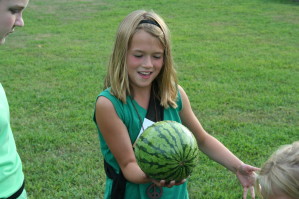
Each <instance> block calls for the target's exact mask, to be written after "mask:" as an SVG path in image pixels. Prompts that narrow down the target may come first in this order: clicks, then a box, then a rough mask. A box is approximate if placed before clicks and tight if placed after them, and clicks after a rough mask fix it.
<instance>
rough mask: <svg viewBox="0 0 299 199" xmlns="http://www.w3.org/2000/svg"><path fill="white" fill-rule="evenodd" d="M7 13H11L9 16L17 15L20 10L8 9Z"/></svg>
mask: <svg viewBox="0 0 299 199" xmlns="http://www.w3.org/2000/svg"><path fill="white" fill-rule="evenodd" d="M9 11H10V12H11V14H17V13H19V12H20V10H18V9H13V8H12V9H9Z"/></svg>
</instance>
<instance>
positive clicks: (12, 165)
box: [0, 0, 29, 199]
mask: <svg viewBox="0 0 299 199" xmlns="http://www.w3.org/2000/svg"><path fill="white" fill-rule="evenodd" d="M28 1H29V0H0V45H1V44H4V42H5V37H6V36H7V35H8V34H10V33H12V32H13V31H14V28H15V27H16V26H20V27H22V26H24V21H23V18H22V12H23V10H24V9H25V8H26V6H27V4H28ZM9 117H10V116H9V107H8V102H7V99H6V95H5V92H4V89H3V87H2V85H1V83H0V198H8V199H16V198H18V199H26V198H27V194H26V191H25V189H24V174H23V171H22V162H21V159H20V157H19V154H18V152H17V149H16V144H15V140H14V137H13V134H12V130H11V127H10V118H9Z"/></svg>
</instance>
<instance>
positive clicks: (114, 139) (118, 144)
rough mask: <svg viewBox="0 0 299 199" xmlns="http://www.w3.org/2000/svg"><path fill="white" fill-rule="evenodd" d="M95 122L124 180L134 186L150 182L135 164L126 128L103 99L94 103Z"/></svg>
mask: <svg viewBox="0 0 299 199" xmlns="http://www.w3.org/2000/svg"><path fill="white" fill-rule="evenodd" d="M96 121H97V125H98V127H99V128H100V130H101V132H102V135H103V137H104V139H105V141H106V143H107V145H108V147H109V149H110V150H111V152H112V154H113V155H114V157H115V158H116V161H117V162H118V164H119V166H120V168H121V170H122V172H123V174H124V176H125V178H126V179H127V180H128V181H130V182H133V183H136V184H141V183H147V182H150V179H148V178H147V177H146V175H145V173H144V172H143V171H142V170H141V169H140V167H139V166H138V164H137V162H136V158H135V154H134V151H133V148H132V144H131V141H130V137H129V134H128V131H127V128H126V126H125V125H124V123H123V122H122V121H121V119H120V118H119V117H118V115H117V113H116V111H115V109H114V107H113V104H112V103H111V101H110V100H108V99H107V98H105V97H99V98H98V101H97V103H96Z"/></svg>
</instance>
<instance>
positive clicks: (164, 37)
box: [104, 10, 178, 108]
mask: <svg viewBox="0 0 299 199" xmlns="http://www.w3.org/2000/svg"><path fill="white" fill-rule="evenodd" d="M142 20H151V21H153V22H154V23H156V25H154V24H150V23H140V22H141V21H142ZM139 30H144V31H146V32H148V33H150V34H151V35H153V36H154V37H156V38H157V39H159V41H160V42H161V44H162V45H163V47H164V63H163V67H162V69H161V71H160V73H159V75H158V76H157V78H156V79H155V80H154V81H155V84H156V85H158V87H157V89H158V90H157V93H156V95H157V96H158V98H159V99H160V101H161V105H162V106H164V107H166V108H167V107H169V106H171V107H173V108H175V107H177V104H176V97H177V93H178V91H177V77H176V71H175V68H174V63H173V59H172V55H171V49H170V48H171V46H170V32H169V29H168V27H167V25H166V24H165V22H164V21H163V19H162V18H161V17H160V16H159V15H158V14H156V13H155V12H153V11H145V10H136V11H134V12H132V13H130V14H129V15H128V16H127V17H125V19H124V20H123V21H122V22H121V23H120V25H119V27H118V31H117V34H116V40H115V44H114V49H113V52H112V55H111V57H110V62H109V65H108V71H107V75H106V78H105V82H104V89H105V88H109V87H111V93H112V94H113V95H114V96H115V97H117V98H118V99H119V100H121V101H122V102H123V103H126V96H127V95H131V94H132V91H131V89H130V82H129V77H128V71H127V65H126V57H127V52H128V48H129V46H130V43H131V39H132V37H133V35H134V34H135V33H136V32H137V31H139Z"/></svg>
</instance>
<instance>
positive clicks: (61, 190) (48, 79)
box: [0, 0, 299, 199]
mask: <svg viewBox="0 0 299 199" xmlns="http://www.w3.org/2000/svg"><path fill="white" fill-rule="evenodd" d="M136 9H146V10H154V11H155V12H157V13H158V14H160V15H161V16H162V17H163V18H164V19H165V21H166V23H167V24H168V26H169V28H170V31H171V37H172V50H173V55H174V61H175V63H176V68H177V71H178V77H179V83H180V85H182V86H183V87H184V88H185V90H186V92H187V94H188V96H189V98H190V101H191V105H192V107H193V109H194V112H195V113H196V115H197V116H198V118H199V120H200V121H201V123H202V125H203V126H204V128H205V129H206V130H207V131H208V132H209V133H210V134H212V135H213V136H215V137H216V138H217V139H219V140H220V141H221V142H223V143H224V144H225V145H226V146H227V147H228V148H229V149H230V150H231V151H232V152H233V153H235V154H236V155H237V156H238V157H239V158H240V159H242V160H243V161H244V162H246V163H248V164H251V165H255V166H258V167H259V166H261V164H262V163H263V162H264V161H265V160H266V159H267V158H268V157H269V155H270V154H271V153H272V152H273V151H274V150H276V149H277V148H278V146H280V145H283V144H288V143H292V142H293V141H295V140H299V129H298V99H299V94H298V88H299V84H298V83H299V80H298V79H299V74H298V73H299V2H298V1H293V0H284V1H283V0H281V1H279V0H250V1H249V0H245V1H244V0H243V1H241V0H222V1H220V0H219V1H218V0H210V1H204V0H184V1H171V0H165V1H163V0H162V1H154V0H147V1H131V0H31V1H30V3H29V5H28V7H27V9H26V10H25V12H24V15H23V17H24V20H25V27H23V28H22V29H19V28H17V30H16V31H15V33H14V34H12V35H11V36H9V37H8V38H7V40H6V43H5V45H2V46H1V47H0V82H1V83H2V85H3V87H4V88H5V90H6V94H7V98H8V100H9V104H10V111H11V124H12V129H13V133H14V136H15V140H16V144H17V148H18V151H19V154H20V156H21V158H22V161H23V168H24V173H25V176H26V190H27V192H28V196H29V198H30V199H54V198H55V199H57V198H63V199H64V198H65V199H69V198H70V199H73V198H82V199H83V198H87V199H89V198H90V199H93V198H100V199H101V198H103V191H104V186H105V173H104V170H103V162H102V156H101V153H100V149H99V140H98V135H97V131H96V127H95V125H94V123H93V121H92V117H93V111H94V103H95V99H96V96H97V95H98V93H99V92H100V91H101V90H102V83H103V78H104V75H105V72H106V66H107V63H108V59H109V55H110V53H111V50H112V45H113V42H114V38H115V33H116V29H117V27H118V24H119V22H120V21H121V20H122V19H123V18H124V17H125V16H126V15H127V14H128V13H130V12H131V11H133V10H136ZM188 189H189V193H190V199H240V198H242V188H241V186H240V185H239V183H238V181H237V179H236V177H235V175H234V174H232V173H230V172H229V171H227V169H225V168H224V167H222V166H220V165H218V164H217V163H215V162H213V161H211V160H210V159H209V158H207V157H206V156H205V155H204V154H203V153H201V154H200V162H199V164H198V166H197V167H196V169H195V171H194V172H193V174H192V176H191V177H190V179H189V183H188Z"/></svg>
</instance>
